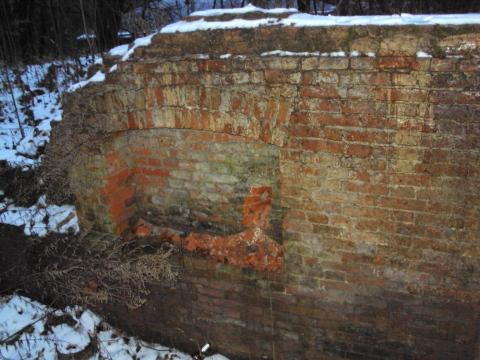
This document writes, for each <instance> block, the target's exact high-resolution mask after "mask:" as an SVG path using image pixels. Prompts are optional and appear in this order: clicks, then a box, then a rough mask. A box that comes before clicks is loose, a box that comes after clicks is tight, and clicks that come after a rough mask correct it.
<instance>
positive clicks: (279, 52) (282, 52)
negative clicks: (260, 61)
mask: <svg viewBox="0 0 480 360" xmlns="http://www.w3.org/2000/svg"><path fill="white" fill-rule="evenodd" d="M260 56H320V53H319V52H318V51H315V52H306V51H304V52H294V51H285V50H273V51H267V52H264V53H261V54H260Z"/></svg>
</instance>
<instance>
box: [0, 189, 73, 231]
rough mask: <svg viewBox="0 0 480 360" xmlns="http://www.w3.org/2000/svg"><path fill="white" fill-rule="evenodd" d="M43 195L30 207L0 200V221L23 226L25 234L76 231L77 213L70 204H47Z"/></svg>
mask: <svg viewBox="0 0 480 360" xmlns="http://www.w3.org/2000/svg"><path fill="white" fill-rule="evenodd" d="M45 200H46V197H45V195H42V196H40V198H39V199H38V201H37V203H36V204H35V205H32V206H30V207H28V208H27V207H21V206H16V205H15V204H11V203H10V202H9V200H8V199H6V200H5V201H4V202H0V210H1V213H0V223H2V224H10V225H15V226H24V232H25V235H27V236H34V235H36V236H40V237H43V236H46V235H47V234H48V233H49V232H56V233H61V234H67V233H69V232H73V233H77V232H78V231H79V230H80V228H79V225H78V218H77V213H76V211H75V207H74V206H72V205H61V206H58V205H47V204H46V201H45Z"/></svg>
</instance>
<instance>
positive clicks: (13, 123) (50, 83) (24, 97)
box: [0, 57, 101, 167]
mask: <svg viewBox="0 0 480 360" xmlns="http://www.w3.org/2000/svg"><path fill="white" fill-rule="evenodd" d="M98 61H101V58H100V57H97V58H95V59H91V58H90V57H81V58H79V59H78V60H76V61H74V60H65V61H54V62H47V63H44V64H36V65H27V66H25V67H23V68H19V69H17V70H16V71H15V72H14V71H12V70H11V69H9V70H8V72H6V71H5V70H3V71H1V72H0V161H1V160H5V161H7V163H8V164H9V165H10V166H13V167H17V166H20V167H31V166H35V165H36V164H37V163H38V162H39V160H40V159H39V154H38V152H39V150H40V149H41V148H42V147H44V146H45V144H46V143H47V142H48V141H49V139H50V130H51V124H52V122H54V121H60V120H61V119H62V108H61V104H60V97H61V94H62V93H63V92H64V91H66V90H67V89H68V88H69V87H70V86H71V84H72V82H78V81H80V80H83V79H84V77H85V75H84V76H83V77H82V76H81V74H80V72H81V71H84V72H85V71H86V69H87V68H88V67H89V66H90V65H91V64H92V63H93V62H98ZM10 85H11V87H10ZM12 95H13V98H12ZM13 99H15V101H13ZM19 122H20V125H21V127H22V128H23V130H24V133H25V137H23V138H22V134H21V131H20V126H19Z"/></svg>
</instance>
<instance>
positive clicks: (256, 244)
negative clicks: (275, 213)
mask: <svg viewBox="0 0 480 360" xmlns="http://www.w3.org/2000/svg"><path fill="white" fill-rule="evenodd" d="M271 202H272V189H271V188H270V187H267V186H259V187H252V188H251V189H250V193H249V195H248V196H247V197H246V198H245V200H244V203H243V208H242V215H243V224H244V225H245V226H246V228H247V229H246V230H244V231H242V232H240V233H237V234H233V235H210V234H205V233H190V234H189V235H187V236H186V237H181V236H180V235H179V234H178V233H176V232H174V231H173V230H170V229H157V231H156V233H157V235H158V236H159V237H160V238H161V239H162V240H163V241H168V242H171V243H174V244H177V245H179V246H182V247H183V248H184V249H185V250H187V251H191V252H194V251H195V252H200V253H206V254H208V255H209V256H211V257H212V258H214V259H216V260H217V261H219V262H223V263H225V264H229V265H232V266H236V267H240V268H252V269H255V270H258V271H271V272H275V271H279V270H280V269H281V268H282V266H283V249H282V246H281V245H280V244H278V243H277V242H275V241H274V240H273V239H271V238H270V237H268V235H266V234H265V231H264V230H265V229H267V228H269V227H270V222H269V215H270V211H271Z"/></svg>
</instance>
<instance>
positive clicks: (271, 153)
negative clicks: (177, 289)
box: [48, 11, 480, 358]
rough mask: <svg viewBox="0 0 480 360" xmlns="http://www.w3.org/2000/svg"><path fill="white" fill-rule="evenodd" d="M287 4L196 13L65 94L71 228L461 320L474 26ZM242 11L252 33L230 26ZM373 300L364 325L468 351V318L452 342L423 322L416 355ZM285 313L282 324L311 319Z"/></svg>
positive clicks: (473, 178) (61, 141)
mask: <svg viewBox="0 0 480 360" xmlns="http://www.w3.org/2000/svg"><path fill="white" fill-rule="evenodd" d="M296 15H297V16H298V15H299V14H296ZM292 16H294V15H290V14H286V13H282V12H278V13H276V12H270V13H261V12H258V11H251V12H246V13H243V14H242V13H241V14H220V15H218V14H213V16H207V17H205V18H202V19H200V18H199V17H201V16H199V15H194V16H192V17H191V18H187V19H186V20H185V22H183V23H182V24H180V25H181V26H184V27H180V25H178V24H177V25H175V26H176V27H174V28H172V27H171V28H169V29H175V30H179V29H180V31H183V30H185V29H190V30H194V29H195V28H197V29H198V28H199V26H200V24H203V25H201V26H203V28H202V27H201V26H200V28H201V29H205V28H206V27H208V25H205V23H209V22H211V23H212V24H215V25H214V26H213V25H212V26H213V27H215V29H214V30H198V31H189V32H178V33H169V32H167V31H164V32H163V33H160V34H157V35H155V36H153V37H152V38H150V41H149V42H150V44H149V45H148V46H138V47H136V48H135V49H134V50H133V51H130V52H129V53H128V55H126V54H127V53H122V52H117V54H119V55H121V56H123V57H124V61H118V60H119V58H118V57H114V56H111V57H110V58H108V59H106V60H105V64H104V66H105V70H104V73H105V74H106V78H105V81H104V82H102V83H96V84H91V85H87V86H85V87H83V88H82V89H80V90H78V91H76V92H73V93H71V94H68V95H67V96H65V98H64V120H63V121H62V122H61V123H60V124H59V125H58V126H57V127H56V128H55V129H54V131H53V135H52V142H51V144H50V146H49V149H48V155H49V156H50V159H51V160H50V165H52V167H54V166H56V168H57V169H60V171H63V173H64V174H66V175H65V176H63V177H61V176H60V177H61V178H64V179H66V180H67V181H68V186H69V187H70V189H71V190H72V191H73V193H74V195H75V197H76V203H77V206H78V211H79V214H80V218H81V221H82V225H83V228H84V229H88V228H92V227H93V228H94V229H96V230H101V231H111V232H116V233H119V234H132V233H133V234H136V235H146V234H148V235H154V236H157V237H159V238H161V239H163V240H165V241H171V242H174V243H176V244H179V245H180V246H183V247H184V248H185V249H186V250H188V251H192V252H196V253H201V254H204V255H205V254H206V255H207V258H208V259H210V260H208V261H213V262H222V263H226V264H230V265H233V266H234V267H238V268H242V269H244V268H253V269H255V270H258V271H260V273H259V275H258V276H262V275H261V272H264V271H265V272H268V273H271V272H275V273H276V274H277V275H276V276H278V277H279V278H278V285H279V288H281V289H282V290H281V291H280V290H279V294H278V296H279V298H282V296H286V291H287V290H285V289H289V290H288V292H289V293H288V294H289V295H290V296H297V295H298V294H300V293H303V292H305V293H309V294H311V295H312V294H313V295H312V296H317V295H318V296H321V298H322V301H327V302H330V303H332V304H335V305H339V304H340V303H344V302H349V301H350V300H351V301H354V300H355V301H357V300H358V299H359V298H358V296H360V294H364V295H365V293H368V294H373V293H378V291H377V290H378V286H379V285H381V286H382V287H383V288H384V289H387V290H388V291H391V292H392V293H398V294H410V295H411V294H412V292H413V293H416V294H417V295H418V294H420V293H421V294H422V296H425V297H427V298H428V299H432V298H435V299H437V300H438V301H439V302H441V301H443V299H449V301H451V302H452V303H455V304H457V305H458V309H459V311H462V312H463V311H465V314H467V313H468V311H471V310H472V308H471V306H474V305H473V302H472V300H471V299H474V298H475V297H476V296H477V298H478V289H479V287H478V285H479V284H478V275H479V268H480V266H479V257H480V242H479V237H480V227H479V225H478V216H479V213H480V198H479V194H480V188H479V187H478V184H480V181H479V180H480V178H479V177H480V174H479V170H478V169H480V153H479V152H478V145H479V140H480V122H479V119H480V107H479V92H478V89H479V82H478V81H479V80H478V79H479V78H480V77H479V54H480V48H479V45H480V25H468V24H467V25H422V26H419V25H402V26H389V25H385V24H383V25H375V24H373V25H372V24H368V25H364V26H363V25H362V26H356V25H355V26H334V27H325V26H315V24H313V25H312V23H309V25H308V26H304V27H302V26H301V25H302V24H303V25H305V24H306V22H304V23H300V25H298V24H297V25H298V26H296V25H292V26H290V25H289V23H288V22H287V19H291V17H292ZM239 18H242V19H244V20H242V21H240V22H239V20H238V19H239ZM399 18H401V17H399ZM245 19H246V20H245ZM265 19H267V20H265ZM260 20H261V21H260ZM249 21H254V22H255V21H257V22H258V23H259V24H260V25H262V26H257V27H250V28H248V27H247V28H245V27H244V28H238V29H237V28H229V27H234V25H229V24H232V23H233V24H235V23H236V24H238V23H240V24H244V23H247V24H250V23H249ZM322 21H323V20H322ZM194 23H195V24H197V25H198V26H197V25H195V26H196V27H195V26H193V25H189V24H194ZM218 24H220V25H218ZM222 24H223V25H222ZM225 24H226V25H225ZM222 27H223V28H222ZM182 29H183V30H182ZM139 44H141V42H138V43H137V45H139ZM143 45H145V43H144V44H143ZM125 50H128V49H125ZM113 54H115V51H114V52H113ZM116 61H118V63H117V64H116V65H114V63H115V62H116ZM110 70H111V72H110ZM52 160H54V161H52ZM52 163H54V164H52ZM59 173H61V172H56V174H59ZM58 177H59V176H57V178H58ZM442 259H443V260H442ZM447 259H448V260H447ZM466 268H468V269H470V270H469V271H470V272H465V269H466ZM474 275H475V276H474ZM239 281H241V280H239ZM329 289H330V290H332V291H329ZM333 289H335V291H333ZM339 292H340V293H341V294H342V295H341V296H340V295H339V296H338V297H336V295H335V294H337V295H338V294H339ZM282 294H283V295H282ZM295 294H297V295H295ZM315 294H317V295H315ZM320 294H321V295H320ZM364 295H362V296H364ZM410 295H409V296H410ZM258 296H262V295H261V294H258ZM378 296H379V299H383V297H382V295H378ZM402 296H403V295H402ZM412 296H413V295H412ZM349 299H350V300H349ZM358 301H361V299H360V300H358ZM382 301H388V299H387V300H385V299H383V300H382ZM412 301H413V300H412ZM457 305H455V306H457ZM219 306H220V305H219ZM452 306H453V305H452ZM466 309H469V310H468V311H467V310H466ZM285 311H287V310H285ZM292 311H293V310H292ZM302 311H303V310H302ZM342 311H347V312H348V311H349V310H348V309H344V310H342ZM352 311H353V310H352ZM372 311H373V310H372ZM382 311H384V310H379V309H377V310H375V311H373V312H372V314H374V315H372V317H371V318H369V317H368V316H366V315H365V316H366V319H365V321H366V323H368V324H370V325H371V326H372V328H373V327H374V326H373V325H372V322H374V319H375V316H380V315H381V314H383V315H385V316H386V318H385V319H386V320H385V321H387V322H388V323H390V322H392V325H391V326H392V327H393V326H394V325H393V324H395V326H396V327H399V326H400V328H401V330H400V331H399V332H398V333H395V334H392V335H391V336H393V338H395V339H394V340H395V341H398V343H399V344H400V345H399V346H400V348H402V350H401V351H407V349H410V350H408V351H410V352H411V354H416V355H418V354H429V355H430V354H431V352H435V351H445V352H444V353H451V351H453V350H451V349H456V350H455V351H458V354H459V353H461V354H462V356H463V355H465V354H466V353H467V352H469V351H473V350H472V349H473V348H474V346H473V344H474V342H475V330H474V328H475V321H474V319H469V318H468V316H466V317H465V319H464V325H465V326H464V327H462V329H461V330H460V329H457V330H458V333H456V334H455V336H463V337H462V339H464V340H465V342H464V343H463V344H464V346H459V345H458V344H457V343H456V340H455V339H454V338H455V336H453V335H452V336H453V337H451V338H448V339H449V340H448V341H447V340H445V341H443V340H444V339H445V338H444V337H442V336H443V335H441V334H437V335H438V339H442V341H443V342H442V344H441V345H438V344H437V345H438V346H437V347H435V348H433V349H432V348H430V347H429V345H428V344H429V343H430V344H431V342H429V341H426V340H425V341H423V340H424V336H427V335H425V334H427V333H428V331H424V332H422V331H421V330H418V328H416V329H411V328H408V326H407V324H406V323H408V322H406V321H403V320H402V319H403V317H402V316H403V313H402V311H400V310H399V312H397V313H395V316H394V315H392V314H390V313H389V314H388V316H387V315H386V313H382ZM385 311H386V310H385ZM287 313H288V311H287ZM302 314H303V315H302ZM379 314H380V315H379ZM170 315H171V316H174V315H173V313H172V314H170ZM383 315H382V316H383ZM225 316H227V317H228V314H227V315H225ZM232 316H233V315H232ZM245 316H248V315H247V314H246V315H245ZM292 316H293V315H292ZM295 316H296V317H295V320H294V319H289V321H291V322H292V325H291V326H292V327H294V326H297V325H298V324H297V323H296V322H295V321H299V322H302V321H303V320H302V319H303V316H305V318H309V317H310V318H311V317H312V316H315V315H314V314H310V312H309V310H305V312H302V313H301V314H300V313H299V314H296V315H295ZM396 316H397V317H396ZM441 318H443V320H444V321H447V320H445V318H444V317H442V314H441V311H440V312H439V313H438V314H434V315H432V321H437V320H438V321H440V319H441ZM339 321H340V320H339ZM339 323H340V322H339ZM402 323H405V325H399V324H402ZM284 324H286V323H284ZM295 324H297V325H295ZM337 324H338V323H337ZM370 325H368V326H370ZM232 326H233V325H232ZM239 326H240V325H239ZM245 326H246V325H245ZM285 326H287V325H285ZM288 326H290V325H288ZM288 326H287V327H288ZM325 326H327V325H325ZM332 326H333V325H332ZM366 326H367V325H366ZM368 326H367V327H368ZM418 326H419V328H420V329H423V328H422V326H423V325H418ZM425 326H426V325H425ZM452 326H453V325H452ZM247 327H248V326H247ZM327 327H328V326H327ZM440 327H442V328H443V326H440ZM257 330H258V329H257ZM290 330H292V329H289V331H290ZM417 330H418V331H417ZM174 331H175V330H174V329H172V332H174ZM190 331H193V330H190ZM265 331H267V330H265ZM268 331H270V330H268ZM292 331H293V330H292ZM335 331H336V330H332V333H331V334H330V335H332V334H336V333H335ZM279 336H280V337H281V335H279ZM332 336H333V335H332ZM389 336H390V335H389ZM409 336H410V337H409ZM412 336H413V338H414V339H415V346H413V347H410V348H409V347H408V346H409V345H408V344H409V341H410V340H408V339H411V337H412ZM432 336H436V335H432ZM309 339H310V338H308V339H305V341H306V342H308V341H310V340H311V344H310V343H308V344H310V345H311V346H313V347H315V346H316V345H314V344H315V343H316V342H315V341H316V340H315V339H316V338H315V335H314V334H313V335H312V338H311V339H310V340H309ZM335 339H336V338H335ZM230 340H232V339H230ZM331 340H332V339H331ZM232 341H233V340H232ZM235 341H236V340H235ZM238 341H242V340H238ZM332 341H334V340H332ZM352 341H354V340H352ZM392 341H393V340H392ZM449 341H452V342H454V343H456V345H455V346H457V347H451V348H449V347H448V346H447V345H448V342H449ZM462 341H463V340H462ZM287 343H288V342H287ZM308 344H307V345H305V346H306V348H308V347H309V346H310V345H308ZM402 344H403V345H402ZM337 345H338V344H337ZM343 345H345V344H343ZM343 345H342V346H343ZM410 345H411V343H410ZM249 346H253V345H252V344H250V345H249ZM258 346H260V347H261V346H263V345H262V343H261V342H260V344H259V345H258ZM277 346H282V345H281V344H280V345H278V344H277ZM290 346H294V345H292V344H290ZM325 346H327V345H325ZM339 346H340V345H339ZM345 346H346V345H345ZM403 346H404V347H403ZM277 348H278V347H277ZM427 348H428V349H427ZM239 349H243V350H238V351H239V352H241V351H244V349H245V348H244V347H243V348H242V347H241V346H240V347H239ZM342 349H343V348H342ZM440 349H441V350H440ZM469 349H470V350H469ZM222 350H223V349H222ZM384 350H385V351H392V352H393V351H397V350H393V348H388V349H387V348H385V349H384ZM262 351H263V350H262ZM298 351H304V350H300V349H299V350H298ZM305 351H307V350H305ZM342 351H343V350H342ZM345 351H346V350H345ZM399 351H400V350H399ZM225 352H226V353H227V354H228V353H229V352H228V350H226V351H225ZM444 353H442V354H444ZM242 354H243V353H242ZM306 354H307V353H302V354H301V356H300V357H298V358H307V357H306V356H307V355H306ZM456 354H457V353H456ZM469 354H470V353H469ZM236 355H239V354H236ZM243 355H245V354H243ZM454 355H455V354H454ZM452 356H453V355H452ZM467 357H468V356H467Z"/></svg>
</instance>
